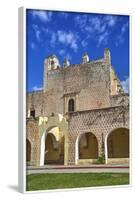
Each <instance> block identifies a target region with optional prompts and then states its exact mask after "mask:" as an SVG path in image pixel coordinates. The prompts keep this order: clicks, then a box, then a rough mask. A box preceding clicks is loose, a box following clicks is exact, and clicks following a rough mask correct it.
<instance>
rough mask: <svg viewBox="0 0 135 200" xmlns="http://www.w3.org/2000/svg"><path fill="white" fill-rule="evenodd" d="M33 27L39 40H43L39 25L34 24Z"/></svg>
mask: <svg viewBox="0 0 135 200" xmlns="http://www.w3.org/2000/svg"><path fill="white" fill-rule="evenodd" d="M32 27H33V30H34V32H35V36H36V38H37V40H38V42H40V41H41V37H40V36H41V31H40V30H39V27H38V25H36V24H33V25H32Z"/></svg>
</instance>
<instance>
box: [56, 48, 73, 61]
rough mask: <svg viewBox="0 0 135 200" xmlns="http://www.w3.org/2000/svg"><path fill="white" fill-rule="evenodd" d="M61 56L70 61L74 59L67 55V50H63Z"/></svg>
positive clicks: (60, 52)
mask: <svg viewBox="0 0 135 200" xmlns="http://www.w3.org/2000/svg"><path fill="white" fill-rule="evenodd" d="M59 54H60V55H61V56H62V57H63V58H67V59H68V60H71V59H72V56H71V55H70V54H69V53H67V52H66V51H65V49H61V50H60V51H59Z"/></svg>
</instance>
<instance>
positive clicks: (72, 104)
mask: <svg viewBox="0 0 135 200" xmlns="http://www.w3.org/2000/svg"><path fill="white" fill-rule="evenodd" d="M74 110H75V105H74V99H70V100H69V102H68V112H74Z"/></svg>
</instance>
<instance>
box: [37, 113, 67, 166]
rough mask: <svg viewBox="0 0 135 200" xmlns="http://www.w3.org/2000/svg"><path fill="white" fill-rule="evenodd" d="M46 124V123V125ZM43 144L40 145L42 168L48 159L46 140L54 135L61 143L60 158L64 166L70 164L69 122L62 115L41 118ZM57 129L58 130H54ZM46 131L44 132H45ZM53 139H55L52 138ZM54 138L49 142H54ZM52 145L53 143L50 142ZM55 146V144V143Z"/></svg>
mask: <svg viewBox="0 0 135 200" xmlns="http://www.w3.org/2000/svg"><path fill="white" fill-rule="evenodd" d="M44 122H45V123H44ZM40 125H41V127H42V129H41V132H40V134H41V143H40V145H41V146H40V166H43V165H44V164H45V159H46V147H45V146H46V142H45V141H46V138H47V135H48V134H50V133H52V134H53V135H54V136H55V139H56V141H57V142H58V143H59V145H58V146H59V149H60V154H59V158H60V160H62V163H63V164H64V165H67V163H68V135H67V133H68V122H67V120H66V118H65V117H63V116H62V115H61V114H53V115H51V116H49V117H42V118H40ZM54 129H56V130H54ZM43 130H44V131H43ZM42 131H43V132H42ZM52 138H53V137H52ZM52 138H50V139H48V140H52ZM50 143H51V142H50ZM53 144H54V143H53Z"/></svg>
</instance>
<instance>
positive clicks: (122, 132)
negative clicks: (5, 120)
mask: <svg viewBox="0 0 135 200" xmlns="http://www.w3.org/2000/svg"><path fill="white" fill-rule="evenodd" d="M106 137H107V138H106V141H105V143H106V147H107V152H105V154H107V155H105V156H106V158H107V159H108V160H111V159H119V160H120V159H123V158H129V130H128V129H126V128H118V129H115V130H113V131H112V132H111V133H109V134H108V135H107V136H106ZM64 140H65V139H64V135H63V134H61V133H60V132H55V131H54V129H51V130H49V132H47V133H46V135H45V138H44V162H43V165H45V164H53V165H56V164H59V165H64V159H65V158H64V157H65V147H64V143H65V141H64ZM32 145H33V144H32V143H31V142H30V140H28V139H26V161H27V165H30V163H31V149H32ZM77 145H78V148H77V151H78V152H77V154H78V160H80V161H81V160H86V163H87V160H90V159H91V160H95V159H97V158H98V156H99V153H98V152H99V149H98V148H99V141H98V139H97V137H96V136H95V135H94V133H91V132H88V133H83V134H81V135H80V136H78V142H77ZM78 163H79V162H78ZM78 163H76V164H78ZM80 163H81V162H80ZM91 163H92V162H91ZM108 163H109V162H108ZM110 163H111V162H110Z"/></svg>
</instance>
